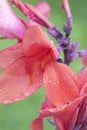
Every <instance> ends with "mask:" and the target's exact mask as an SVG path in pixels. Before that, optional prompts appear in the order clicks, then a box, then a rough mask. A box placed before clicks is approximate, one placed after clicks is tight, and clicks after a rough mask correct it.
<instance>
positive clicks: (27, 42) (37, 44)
mask: <svg viewBox="0 0 87 130" xmlns="http://www.w3.org/2000/svg"><path fill="white" fill-rule="evenodd" d="M23 51H24V53H25V55H27V56H36V55H41V54H43V55H44V54H46V53H49V52H50V51H53V53H54V55H55V57H57V58H58V57H59V54H58V51H57V49H56V47H55V46H54V45H53V43H52V41H50V40H49V38H48V36H47V35H46V33H45V32H43V31H42V29H41V28H40V27H38V26H35V25H33V26H30V27H29V29H28V30H27V31H26V34H25V36H24V39H23Z"/></svg>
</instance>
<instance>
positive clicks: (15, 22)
mask: <svg viewBox="0 0 87 130" xmlns="http://www.w3.org/2000/svg"><path fill="white" fill-rule="evenodd" d="M24 33H25V26H24V24H23V22H22V20H21V19H20V18H18V17H17V16H16V15H15V13H14V12H13V11H12V9H11V7H10V5H9V3H8V0H4V2H3V0H0V34H2V35H3V36H4V37H5V38H17V39H21V38H22V37H23V35H24Z"/></svg>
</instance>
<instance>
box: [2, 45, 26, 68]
mask: <svg viewBox="0 0 87 130" xmlns="http://www.w3.org/2000/svg"><path fill="white" fill-rule="evenodd" d="M23 55H24V54H23V51H22V46H21V43H19V44H15V45H13V46H11V47H9V48H6V49H4V50H2V51H0V68H2V69H5V68H6V67H8V66H9V65H10V64H12V63H13V62H15V61H16V60H17V59H19V58H20V57H22V56H23Z"/></svg>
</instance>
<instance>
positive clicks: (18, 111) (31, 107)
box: [0, 0, 87, 130]
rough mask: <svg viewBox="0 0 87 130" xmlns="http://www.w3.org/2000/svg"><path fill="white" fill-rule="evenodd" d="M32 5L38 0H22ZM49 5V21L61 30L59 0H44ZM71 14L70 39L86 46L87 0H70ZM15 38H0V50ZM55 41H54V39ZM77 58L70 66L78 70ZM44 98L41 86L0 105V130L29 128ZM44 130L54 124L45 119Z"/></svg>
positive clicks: (23, 129)
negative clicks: (15, 100)
mask: <svg viewBox="0 0 87 130" xmlns="http://www.w3.org/2000/svg"><path fill="white" fill-rule="evenodd" d="M23 1H24V2H29V3H30V4H32V5H36V4H37V3H38V2H40V0H23ZM46 1H47V2H48V3H49V4H50V6H51V16H50V21H51V22H52V23H53V24H54V25H55V26H57V27H58V28H59V29H60V30H61V31H62V27H63V24H64V23H65V22H66V17H65V14H64V11H63V10H62V9H61V0H46ZM70 5H71V10H72V14H73V30H72V34H71V39H72V41H78V42H79V43H80V49H81V48H82V49H83V48H85V47H87V45H86V44H87V43H86V41H87V0H70ZM12 8H13V10H14V11H15V12H16V13H17V14H18V15H20V16H21V17H23V15H22V14H21V13H20V11H18V9H16V7H12ZM15 42H16V41H15V40H1V41H0V50H1V49H3V48H5V47H8V46H10V45H12V44H13V43H15ZM54 42H55V41H54ZM80 61H81V60H80V59H79V60H75V61H74V62H73V63H72V64H71V66H72V68H73V69H74V70H75V71H76V72H78V70H79V69H80V68H81V63H80ZM43 100H44V90H43V88H41V89H40V90H38V91H37V92H36V93H35V94H33V95H32V96H30V97H28V98H27V99H25V100H22V101H20V102H17V103H13V104H8V105H0V130H29V125H30V122H31V121H32V120H33V119H34V118H35V117H37V116H38V114H39V109H40V105H41V103H42V102H43ZM44 123H45V126H44V130H49V129H50V130H54V126H52V125H51V124H49V123H48V121H47V120H45V122H44Z"/></svg>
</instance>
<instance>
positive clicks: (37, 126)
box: [30, 117, 43, 130]
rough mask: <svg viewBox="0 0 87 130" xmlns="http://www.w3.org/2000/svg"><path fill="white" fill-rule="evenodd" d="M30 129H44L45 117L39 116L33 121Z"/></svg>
mask: <svg viewBox="0 0 87 130" xmlns="http://www.w3.org/2000/svg"><path fill="white" fill-rule="evenodd" d="M30 130H43V119H42V118H40V117H38V118H36V119H35V120H33V121H32V123H31V126H30Z"/></svg>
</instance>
